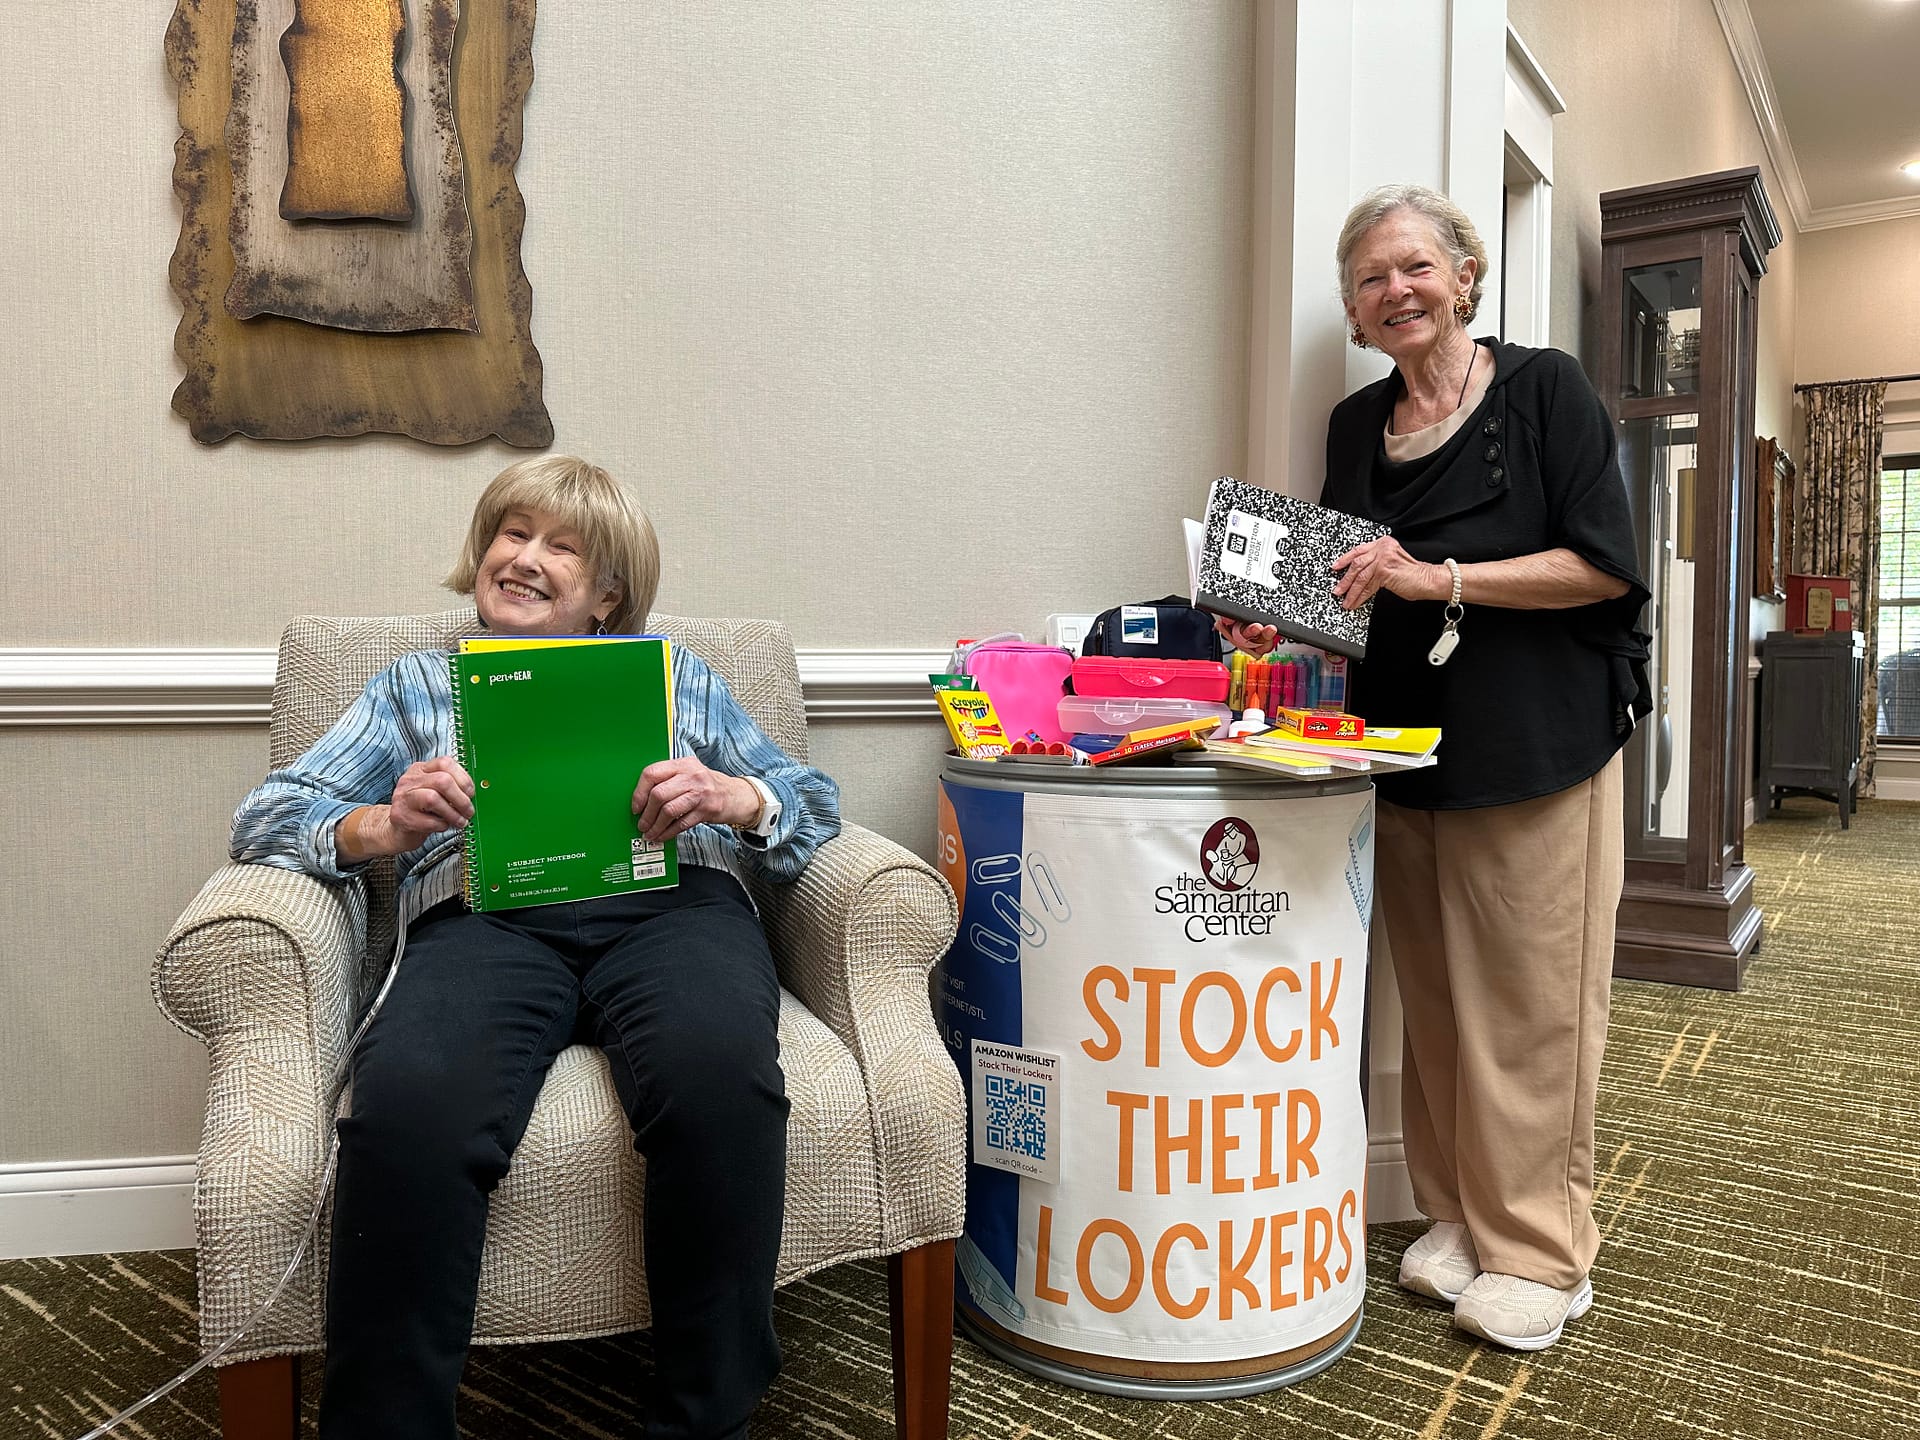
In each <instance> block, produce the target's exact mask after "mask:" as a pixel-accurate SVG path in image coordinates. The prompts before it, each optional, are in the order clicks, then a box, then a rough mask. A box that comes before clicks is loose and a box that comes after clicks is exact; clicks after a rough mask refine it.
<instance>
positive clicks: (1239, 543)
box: [1227, 534, 1247, 555]
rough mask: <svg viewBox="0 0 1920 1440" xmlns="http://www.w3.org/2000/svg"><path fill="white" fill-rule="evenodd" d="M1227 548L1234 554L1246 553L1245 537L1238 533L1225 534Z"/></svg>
mask: <svg viewBox="0 0 1920 1440" xmlns="http://www.w3.org/2000/svg"><path fill="white" fill-rule="evenodd" d="M1227 549H1228V550H1229V551H1230V552H1231V553H1233V554H1235V555H1244V554H1246V553H1247V537H1246V536H1244V535H1239V534H1234V535H1229V536H1227Z"/></svg>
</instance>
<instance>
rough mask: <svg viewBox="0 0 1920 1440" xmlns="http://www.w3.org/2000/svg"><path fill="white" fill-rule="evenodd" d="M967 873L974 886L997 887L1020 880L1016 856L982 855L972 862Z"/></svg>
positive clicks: (1018, 859) (1018, 862)
mask: <svg viewBox="0 0 1920 1440" xmlns="http://www.w3.org/2000/svg"><path fill="white" fill-rule="evenodd" d="M968 873H969V874H970V875H971V876H972V877H973V883H974V884H976V885H999V884H1002V883H1003V882H1005V881H1008V880H1018V879H1019V878H1020V857H1019V856H1018V855H1010V854H1008V855H982V856H981V857H980V858H979V859H978V860H976V861H974V862H973V865H972V867H971V869H970V870H969V871H968Z"/></svg>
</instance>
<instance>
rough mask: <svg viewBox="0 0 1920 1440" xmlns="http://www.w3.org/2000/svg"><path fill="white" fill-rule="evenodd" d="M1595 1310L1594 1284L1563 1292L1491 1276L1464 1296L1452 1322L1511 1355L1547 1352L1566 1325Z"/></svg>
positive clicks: (1515, 1278)
mask: <svg viewBox="0 0 1920 1440" xmlns="http://www.w3.org/2000/svg"><path fill="white" fill-rule="evenodd" d="M1592 1308H1593V1281H1592V1280H1591V1279H1586V1280H1582V1281H1581V1282H1580V1283H1579V1284H1578V1285H1570V1286H1568V1287H1567V1288H1566V1289H1565V1290H1556V1289H1555V1288H1554V1287H1553V1286H1551V1285H1542V1284H1541V1283H1540V1282H1539V1281H1537V1280H1523V1279H1522V1278H1521V1277H1520V1276H1518V1275H1497V1274H1495V1273H1493V1272H1492V1271H1488V1272H1486V1273H1484V1274H1482V1275H1480V1276H1479V1277H1477V1278H1476V1279H1475V1280H1474V1281H1473V1283H1472V1284H1470V1285H1468V1286H1467V1287H1466V1289H1465V1290H1463V1291H1462V1292H1461V1294H1460V1299H1459V1302H1458V1303H1457V1304H1455V1305H1454V1307H1453V1323H1454V1324H1455V1325H1458V1326H1459V1327H1460V1328H1461V1329H1462V1330H1465V1331H1466V1332H1467V1333H1468V1334H1470V1335H1479V1336H1482V1337H1483V1338H1485V1339H1488V1340H1491V1341H1493V1343H1494V1344H1496V1345H1504V1346H1506V1347H1507V1348H1508V1349H1509V1350H1544V1349H1546V1348H1547V1346H1549V1345H1551V1344H1553V1342H1554V1341H1556V1340H1558V1339H1559V1338H1560V1332H1561V1331H1562V1330H1564V1329H1565V1328H1566V1324H1567V1321H1569V1320H1578V1319H1579V1318H1580V1317H1581V1316H1582V1315H1584V1314H1586V1313H1587V1311H1589V1310H1591V1309H1592Z"/></svg>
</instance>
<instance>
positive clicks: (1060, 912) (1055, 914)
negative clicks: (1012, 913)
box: [1027, 850, 1073, 923]
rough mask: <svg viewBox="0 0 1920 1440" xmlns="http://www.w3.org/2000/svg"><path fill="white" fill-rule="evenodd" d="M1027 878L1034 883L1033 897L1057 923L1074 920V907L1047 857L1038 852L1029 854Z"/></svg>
mask: <svg viewBox="0 0 1920 1440" xmlns="http://www.w3.org/2000/svg"><path fill="white" fill-rule="evenodd" d="M1027 878H1028V879H1030V880H1031V881H1033V895H1034V898H1035V899H1036V900H1038V901H1039V902H1040V908H1041V909H1042V910H1045V911H1046V912H1047V914H1048V915H1049V916H1051V917H1052V918H1053V919H1054V920H1055V921H1056V922H1061V923H1064V922H1066V921H1068V920H1071V919H1072V918H1073V906H1072V905H1071V904H1069V903H1068V901H1067V896H1066V892H1065V891H1064V890H1062V889H1061V888H1060V882H1059V881H1058V880H1056V879H1054V876H1053V867H1052V866H1051V865H1049V864H1047V857H1046V856H1045V855H1043V854H1041V853H1040V852H1039V851H1038V850H1029V851H1028V852H1027Z"/></svg>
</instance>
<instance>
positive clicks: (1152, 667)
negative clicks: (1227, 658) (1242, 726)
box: [1073, 655, 1232, 705]
mask: <svg viewBox="0 0 1920 1440" xmlns="http://www.w3.org/2000/svg"><path fill="white" fill-rule="evenodd" d="M1231 678H1232V677H1231V675H1230V674H1229V672H1228V670H1227V667H1226V666H1224V665H1222V664H1221V663H1220V662H1219V661H1218V660H1158V659H1154V658H1152V657H1149V656H1135V655H1085V656H1082V657H1081V658H1080V659H1078V660H1076V661H1074V662H1073V693H1074V694H1076V695H1088V696H1095V697H1102V698H1122V699H1129V700H1145V699H1156V700H1200V701H1204V702H1205V703H1207V704H1211V705H1218V704H1221V703H1222V702H1224V701H1225V700H1226V698H1227V686H1228V684H1229V682H1230V680H1231Z"/></svg>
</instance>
